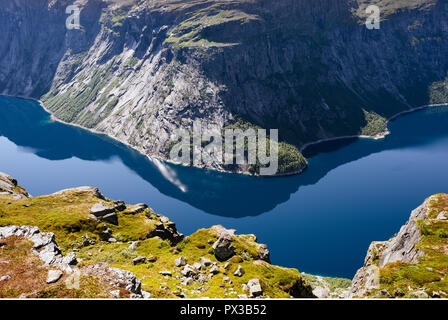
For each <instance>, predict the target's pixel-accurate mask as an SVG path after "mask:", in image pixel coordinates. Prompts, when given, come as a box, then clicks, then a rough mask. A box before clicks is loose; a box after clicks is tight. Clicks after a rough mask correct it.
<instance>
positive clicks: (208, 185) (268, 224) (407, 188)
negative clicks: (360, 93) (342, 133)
mask: <svg viewBox="0 0 448 320" xmlns="http://www.w3.org/2000/svg"><path fill="white" fill-rule="evenodd" d="M389 128H390V130H391V131H392V134H391V135H389V136H387V137H386V139H384V140H379V141H374V140H365V139H352V140H347V141H339V142H332V143H325V144H321V145H319V146H318V147H317V148H314V150H312V149H308V152H309V153H311V154H314V155H313V156H312V157H311V159H310V167H309V169H308V170H307V171H306V172H305V173H303V174H302V175H300V176H293V177H284V178H256V177H249V176H240V175H233V174H223V173H218V172H212V171H204V170H200V169H195V168H186V167H179V166H173V165H167V164H164V163H161V162H151V161H150V160H148V159H147V158H146V157H145V156H143V155H141V154H139V153H138V152H136V151H134V150H132V149H130V148H128V147H127V146H125V145H123V144H121V143H118V142H116V141H114V140H112V139H110V138H108V137H106V136H102V135H95V134H92V133H90V132H88V131H85V130H83V129H79V128H76V127H72V126H67V125H64V124H61V123H57V122H53V121H51V120H50V117H49V115H48V114H47V113H46V112H45V111H43V110H42V109H41V108H40V106H39V105H38V103H36V102H34V101H29V100H23V99H15V98H8V97H0V171H3V172H6V173H8V174H10V175H12V176H14V177H15V178H17V179H18V180H19V183H20V184H21V185H23V186H24V187H25V188H26V189H27V190H28V191H29V192H30V193H31V194H32V195H33V196H37V195H42V194H48V193H53V192H55V191H58V190H60V189H64V188H70V187H76V186H82V185H92V186H97V187H99V188H100V190H101V191H102V192H103V193H104V194H105V195H106V196H108V197H110V198H114V199H121V200H124V201H126V202H127V203H138V202H145V203H148V204H149V205H150V206H151V207H152V208H153V209H154V210H155V211H156V212H159V213H162V214H164V215H166V216H168V217H170V218H171V219H172V220H173V221H174V222H176V224H177V225H178V228H179V230H180V231H181V232H183V233H185V234H187V235H188V234H191V233H192V232H194V231H195V230H197V229H199V228H204V227H210V226H212V225H216V224H221V225H223V226H225V227H228V228H234V229H236V230H237V232H238V233H253V234H256V235H257V236H258V238H259V242H262V243H266V244H268V247H269V249H270V250H271V258H272V262H273V263H275V264H279V265H283V266H288V267H295V268H298V269H299V270H300V271H304V272H307V273H312V274H321V275H328V276H340V277H347V278H351V277H353V275H354V273H355V272H356V270H357V269H358V268H359V267H360V266H361V265H362V263H363V260H364V257H365V253H366V250H367V248H368V246H369V244H370V242H371V241H373V240H385V239H389V238H390V237H392V236H393V235H394V233H396V232H398V230H399V228H400V226H401V225H402V224H404V223H405V222H406V221H407V219H408V218H409V215H410V211H411V210H412V209H414V208H415V207H417V206H418V205H419V204H421V203H422V202H423V200H424V199H425V198H426V197H428V196H429V195H431V194H434V193H439V192H448V170H447V165H446V162H447V161H446V160H447V159H448V108H446V107H445V108H443V107H440V108H431V109H427V110H423V111H419V112H415V113H412V114H409V115H405V116H402V117H400V118H398V119H397V120H395V121H393V122H392V123H390V125H389Z"/></svg>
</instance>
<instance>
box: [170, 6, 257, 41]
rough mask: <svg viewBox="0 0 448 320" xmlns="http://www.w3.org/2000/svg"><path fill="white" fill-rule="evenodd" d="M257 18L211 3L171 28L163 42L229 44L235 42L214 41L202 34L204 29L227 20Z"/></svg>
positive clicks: (242, 20)
mask: <svg viewBox="0 0 448 320" xmlns="http://www.w3.org/2000/svg"><path fill="white" fill-rule="evenodd" d="M258 19H259V18H258V17H257V16H255V15H250V14H247V13H245V12H242V11H239V10H223V9H221V8H220V7H219V5H216V6H215V5H212V6H209V7H207V8H205V9H202V10H199V11H196V12H194V13H192V14H191V17H189V18H187V19H185V20H184V21H182V22H181V23H179V24H178V25H176V26H175V27H174V28H172V29H171V30H170V31H169V33H168V38H167V39H166V40H165V42H166V43H169V44H171V45H173V46H177V47H222V46H229V45H230V46H231V45H235V44H236V43H222V42H215V41H211V40H209V39H207V38H205V37H204V35H203V32H204V30H205V29H208V28H211V27H214V26H217V25H220V24H225V23H229V22H236V23H240V24H244V23H247V22H249V21H252V20H258Z"/></svg>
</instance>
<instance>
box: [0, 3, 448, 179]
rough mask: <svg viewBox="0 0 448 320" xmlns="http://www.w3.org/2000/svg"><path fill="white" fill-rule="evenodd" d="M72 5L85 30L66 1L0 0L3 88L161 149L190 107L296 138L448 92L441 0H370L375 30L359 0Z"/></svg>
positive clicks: (296, 141)
mask: <svg viewBox="0 0 448 320" xmlns="http://www.w3.org/2000/svg"><path fill="white" fill-rule="evenodd" d="M77 4H78V5H79V6H80V7H81V8H82V11H81V25H82V28H81V30H67V29H66V28H65V18H66V17H67V15H66V14H65V13H64V12H65V7H66V6H67V5H68V1H62V0H57V1H51V2H50V1H48V0H39V1H36V2H33V4H32V5H31V4H29V3H28V2H26V3H25V2H24V1H22V0H16V1H14V2H11V3H10V4H9V5H7V6H6V7H3V8H0V17H1V19H2V21H5V26H6V28H3V29H2V31H0V41H1V42H0V66H1V69H0V70H1V71H0V92H2V93H3V94H11V95H26V96H32V97H35V98H40V97H41V96H43V97H42V100H43V101H44V103H45V104H46V106H47V107H48V108H49V110H51V111H52V112H53V113H54V114H55V116H56V117H58V118H60V119H62V120H64V121H67V122H74V123H77V124H80V125H82V126H85V127H87V128H90V129H95V130H97V131H101V132H104V133H107V134H108V135H110V136H112V137H115V138H117V139H119V140H121V141H123V142H126V143H129V144H131V145H132V146H134V147H135V148H137V149H139V150H140V151H141V152H143V153H145V154H148V155H153V156H156V157H160V158H166V157H167V151H168V146H169V144H170V136H171V134H172V132H173V130H174V129H177V128H186V129H189V130H191V127H192V122H193V121H194V120H195V119H200V120H201V121H202V123H203V125H204V126H206V127H207V128H209V129H216V130H221V129H222V128H223V127H225V126H227V125H229V124H231V123H233V122H234V121H235V119H236V118H238V119H239V118H243V119H244V120H245V121H247V122H249V123H252V124H253V125H258V126H261V127H263V128H279V129H280V137H281V139H282V140H285V141H286V142H288V143H291V144H293V145H296V146H297V147H301V146H303V145H304V144H305V143H307V142H310V141H314V140H318V139H322V138H328V137H334V136H340V135H351V134H359V133H362V132H365V128H366V127H368V128H369V130H367V131H368V133H369V134H375V133H378V132H376V131H381V130H382V129H383V127H382V126H379V127H375V125H373V126H372V125H370V127H369V123H368V122H369V121H370V122H374V121H375V120H378V119H380V120H381V119H384V118H387V117H389V116H391V115H393V114H395V113H397V112H399V111H401V110H404V109H407V108H411V107H414V106H418V105H423V104H427V103H430V102H440V100H445V98H446V97H447V96H448V95H446V91H447V90H446V86H445V82H444V80H445V78H446V76H447V70H448V59H446V57H447V54H448V46H447V43H446V42H447V39H448V36H447V33H448V25H447V22H446V21H447V19H446V17H447V16H448V7H447V4H446V2H444V1H437V0H414V1H405V2H394V3H393V4H391V3H390V2H389V1H376V4H378V5H379V6H380V8H381V9H382V11H381V12H382V18H383V22H382V24H381V29H380V30H368V29H367V28H366V26H365V25H364V22H365V14H364V9H365V7H366V5H367V4H369V3H368V2H367V1H363V0H358V1H354V0H346V1H336V0H319V1H312V2H310V1H305V0H301V1H293V0H285V1H273V0H263V1H262V0H239V1H219V0H210V1H205V0H203V1H201V0H188V1H174V0H171V1H163V2H162V1H151V2H149V1H137V0H132V1H100V0H84V1H77ZM22 7H26V8H27V10H20V9H19V8H22ZM372 119H373V121H372ZM380 123H381V121H380ZM209 166H211V167H215V168H217V169H222V166H220V165H219V164H216V163H215V164H211V165H209ZM299 169H301V168H299ZM299 171H300V170H299Z"/></svg>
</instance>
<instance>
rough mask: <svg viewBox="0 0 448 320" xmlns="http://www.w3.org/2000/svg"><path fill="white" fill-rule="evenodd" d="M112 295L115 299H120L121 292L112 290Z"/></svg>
mask: <svg viewBox="0 0 448 320" xmlns="http://www.w3.org/2000/svg"><path fill="white" fill-rule="evenodd" d="M110 295H111V296H112V297H113V298H120V290H112V291H111V292H110Z"/></svg>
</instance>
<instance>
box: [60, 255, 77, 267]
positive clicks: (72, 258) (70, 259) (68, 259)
mask: <svg viewBox="0 0 448 320" xmlns="http://www.w3.org/2000/svg"><path fill="white" fill-rule="evenodd" d="M62 263H63V264H67V265H70V266H74V265H76V264H77V263H78V259H76V254H75V253H74V252H70V253H68V254H67V255H66V256H65V257H64V258H62Z"/></svg>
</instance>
